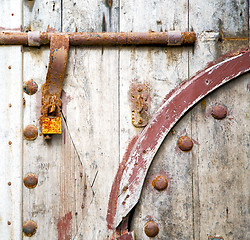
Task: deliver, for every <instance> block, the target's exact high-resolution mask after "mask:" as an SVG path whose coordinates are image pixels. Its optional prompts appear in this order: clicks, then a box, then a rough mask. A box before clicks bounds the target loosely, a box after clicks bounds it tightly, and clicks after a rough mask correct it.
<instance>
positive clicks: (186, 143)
mask: <svg viewBox="0 0 250 240" xmlns="http://www.w3.org/2000/svg"><path fill="white" fill-rule="evenodd" d="M177 146H178V147H179V148H180V149H181V150H182V151H190V150H191V149H192V148H193V141H192V140H191V139H190V138H189V137H188V136H181V137H180V138H179V139H178V142H177Z"/></svg>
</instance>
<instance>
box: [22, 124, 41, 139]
mask: <svg viewBox="0 0 250 240" xmlns="http://www.w3.org/2000/svg"><path fill="white" fill-rule="evenodd" d="M23 134H24V137H25V138H26V139H27V140H35V139H36V138H37V135H38V130H37V128H36V126H34V125H28V126H26V127H25V129H24V131H23Z"/></svg>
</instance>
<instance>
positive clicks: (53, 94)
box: [41, 33, 69, 138]
mask: <svg viewBox="0 0 250 240" xmlns="http://www.w3.org/2000/svg"><path fill="white" fill-rule="evenodd" d="M68 52H69V36H67V35H59V34H56V33H53V34H52V36H51V44H50V58H49V67H48V72H47V77H46V83H45V84H44V85H43V87H42V108H41V115H42V116H41V124H42V133H43V134H44V136H45V138H49V136H47V135H50V134H61V133H62V131H61V119H60V116H61V105H62V102H61V92H62V85H63V79H64V74H65V70H66V64H67V60H68Z"/></svg>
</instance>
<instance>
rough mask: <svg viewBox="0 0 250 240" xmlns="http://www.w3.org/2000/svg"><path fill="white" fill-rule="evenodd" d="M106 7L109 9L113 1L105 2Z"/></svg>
mask: <svg viewBox="0 0 250 240" xmlns="http://www.w3.org/2000/svg"><path fill="white" fill-rule="evenodd" d="M105 3H106V6H107V7H109V8H111V7H112V4H113V0H105Z"/></svg>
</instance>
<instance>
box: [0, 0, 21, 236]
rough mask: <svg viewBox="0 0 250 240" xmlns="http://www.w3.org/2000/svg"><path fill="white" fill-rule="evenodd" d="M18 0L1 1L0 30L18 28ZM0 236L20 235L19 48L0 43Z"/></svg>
mask: <svg viewBox="0 0 250 240" xmlns="http://www.w3.org/2000/svg"><path fill="white" fill-rule="evenodd" d="M21 16H22V6H21V1H15V2H13V1H7V0H3V1H1V8H0V31H20V29H21V24H22V19H21ZM0 59H1V61H0V88H1V102H0V109H1V115H0V121H1V124H0V139H1V145H0V150H1V156H2V157H1V161H0V195H1V202H0V239H9V240H12V239H21V238H22V51H21V46H8V47H4V46H0Z"/></svg>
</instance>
